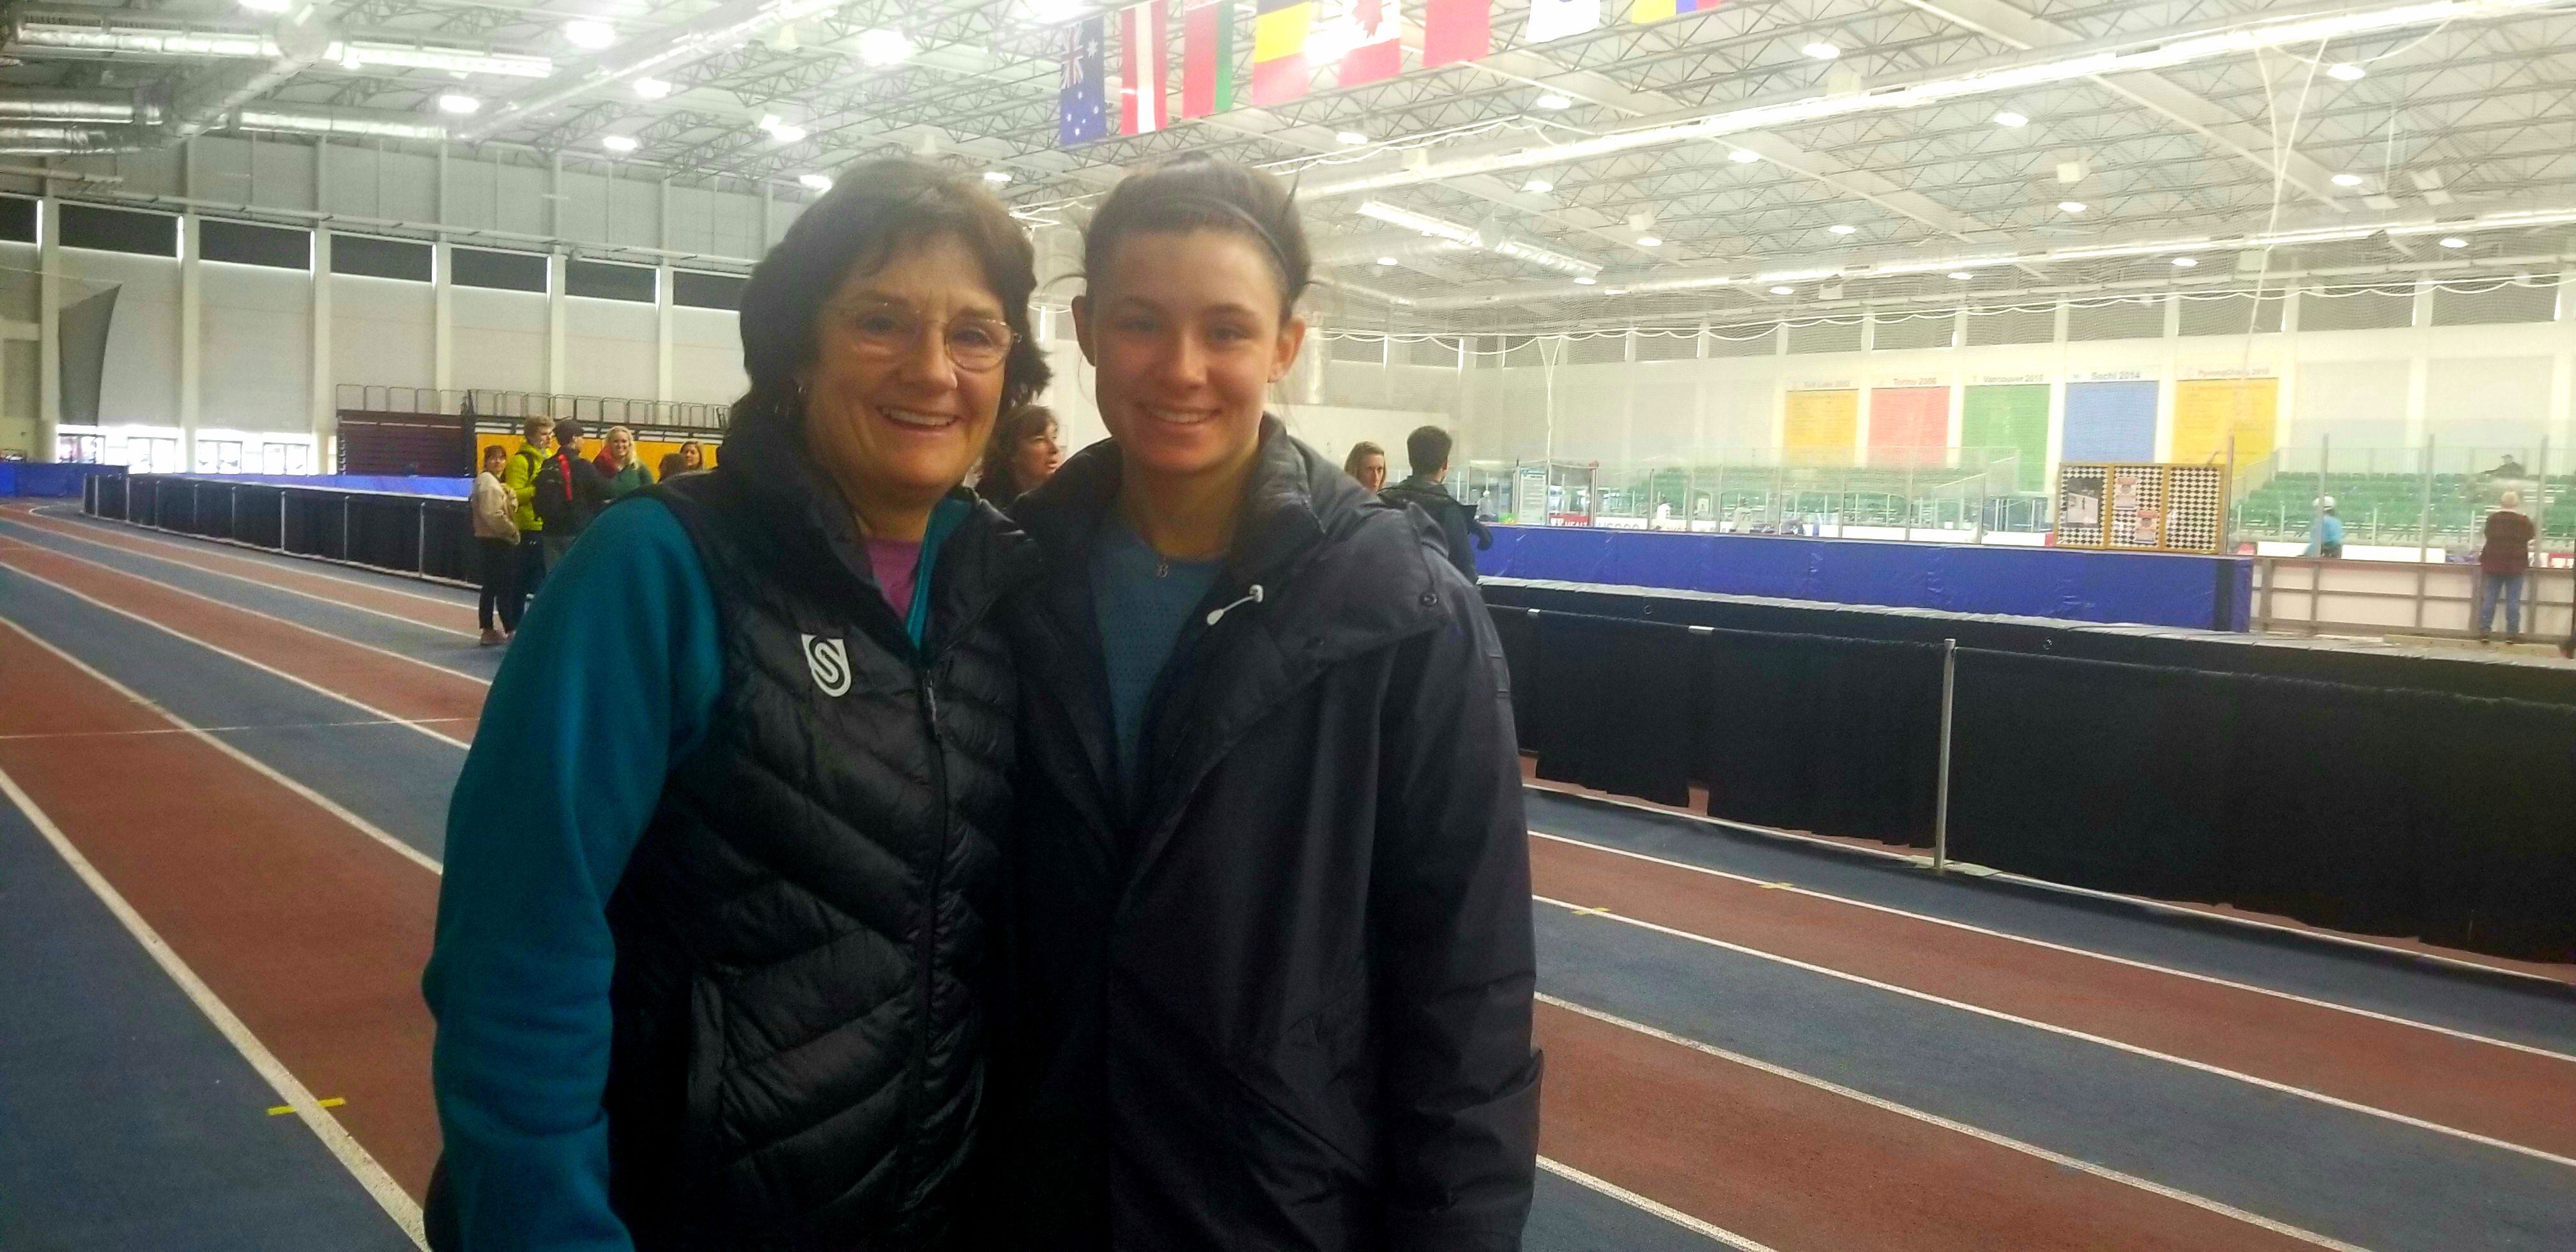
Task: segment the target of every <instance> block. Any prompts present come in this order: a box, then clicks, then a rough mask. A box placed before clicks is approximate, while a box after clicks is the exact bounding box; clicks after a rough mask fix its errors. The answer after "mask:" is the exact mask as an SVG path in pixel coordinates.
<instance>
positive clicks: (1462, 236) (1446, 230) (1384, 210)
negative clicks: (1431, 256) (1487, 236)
mask: <svg viewBox="0 0 2576 1252" xmlns="http://www.w3.org/2000/svg"><path fill="white" fill-rule="evenodd" d="M1357 211H1358V213H1359V215H1360V216H1361V217H1365V218H1368V219H1370V220H1372V221H1379V222H1384V223H1386V224H1387V225H1389V226H1394V227H1399V228H1401V229H1404V230H1409V231H1413V232H1414V233H1416V234H1421V235H1429V236H1431V237H1433V238H1436V239H1446V240H1448V241H1449V242H1451V243H1462V244H1466V245H1469V246H1470V247H1473V246H1475V245H1477V244H1478V243H1481V242H1482V241H1481V240H1480V239H1478V238H1477V236H1476V228H1475V227H1473V226H1461V225H1459V224H1458V223H1456V222H1452V221H1448V220H1446V219H1444V218H1437V217H1433V216H1431V215H1429V214H1427V213H1416V212H1414V211H1413V210H1411V209H1400V208H1397V207H1396V206H1394V205H1392V204H1388V203H1387V202H1385V201H1383V200H1363V201H1361V202H1360V207H1359V209H1358V210H1357Z"/></svg>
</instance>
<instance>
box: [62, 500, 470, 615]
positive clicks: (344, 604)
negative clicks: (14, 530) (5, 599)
mask: <svg viewBox="0 0 2576 1252" xmlns="http://www.w3.org/2000/svg"><path fill="white" fill-rule="evenodd" d="M27 516H28V517H30V518H33V517H35V516H37V515H36V514H34V513H32V512H30V513H29V514H27ZM46 520H51V519H46ZM15 524H17V525H22V526H23V525H26V523H24V522H18V523H15ZM28 529H30V530H33V531H35V532H37V533H38V534H43V535H52V536H55V537H57V538H62V539H68V540H71V541H72V542H74V543H85V544H88V545H90V546H91V547H93V548H105V549H107V550H108V551H110V552H122V553H124V554H125V555H127V556H131V557H139V558H141V559H143V560H146V561H159V562H161V563H163V564H165V565H177V566H181V567H183V568H186V569H193V570H195V571H197V572H198V573H200V574H212V575H214V576H215V577H217V578H229V579H232V580H233V581H234V582H240V583H248V584H250V585H251V586H254V587H257V588H260V589H261V590H263V591H275V592H281V593H283V594H286V595H290V596H301V597H303V598H304V599H307V600H311V601H313V602H314V603H316V604H328V605H331V606H333V607H335V608H343V609H348V610H350V611H351V612H355V613H371V614H374V615H375V616H377V617H381V618H385V619H386V620H388V621H396V622H401V623H402V624H404V625H406V626H417V627H419V628H420V629H422V630H434V631H437V632H438V633H440V634H442V635H454V636H456V637H457V638H459V639H474V638H479V637H480V636H478V635H476V634H475V632H473V631H470V630H458V629H456V628H454V627H452V626H439V625H434V624H432V623H429V622H424V621H421V620H420V619H419V618H416V617H405V616H403V615H402V614H400V613H395V612H391V611H389V610H386V609H379V608H373V607H370V606H368V605H364V604H355V603H352V602H350V601H347V600H336V599H333V598H332V597H330V596H326V595H321V594H319V593H316V592H311V591H306V590H303V589H302V588H299V587H289V586H286V585H284V584H282V583H273V582H270V581H268V580H267V579H264V578H253V577H251V576H250V575H248V574H235V573H230V572H227V571H224V570H219V569H215V568H212V567H210V566H204V565H191V564H189V563H188V562H186V561H183V560H181V559H179V558H178V557H175V556H162V555H160V554H159V553H155V552H142V551H138V550H136V549H133V548H129V547H127V546H125V545H124V544H120V543H109V542H107V541H106V540H104V539H93V538H91V537H90V536H88V535H83V534H77V533H75V532H74V531H73V530H72V529H68V528H65V527H60V526H30V527H28ZM135 538H137V539H142V540H143V541H144V542H146V543H156V544H161V546H164V547H169V548H173V549H176V550H178V551H182V552H185V551H187V549H185V548H180V547H178V545H176V544H168V543H164V542H163V541H161V540H157V539H152V538H150V537H148V536H144V535H137V536H135ZM20 542H22V543H23V542H25V541H24V540H21V541H20ZM65 555H68V554H65ZM192 555H196V556H218V555H222V554H220V553H213V552H197V553H193V554H192ZM75 559H78V558H75ZM225 559H227V560H232V561H237V562H240V563H242V564H256V565H263V567H265V565H264V563H262V562H251V561H242V560H241V558H239V557H226V558H225ZM276 572H278V573H282V574H283V573H297V572H301V571H293V570H278V571H276ZM313 577H316V578H320V577H323V575H321V574H315V575H313ZM154 581H156V582H158V581H159V580H158V579H155V580H154ZM331 581H333V582H335V583H343V584H348V585H351V586H355V585H357V584H355V583H351V582H350V580H348V579H346V578H334V579H332V580H331ZM165 585H166V584H165ZM173 590H177V588H173ZM393 594H403V593H399V592H397V593H393ZM413 598H414V599H421V598H425V597H417V596H415V597H413ZM448 607H450V608H461V607H463V606H461V605H454V604H450V605H448Z"/></svg>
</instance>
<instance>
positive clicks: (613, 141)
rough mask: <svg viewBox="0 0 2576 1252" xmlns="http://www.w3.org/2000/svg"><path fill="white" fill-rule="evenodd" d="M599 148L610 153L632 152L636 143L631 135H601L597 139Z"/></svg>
mask: <svg viewBox="0 0 2576 1252" xmlns="http://www.w3.org/2000/svg"><path fill="white" fill-rule="evenodd" d="M599 146H600V147H603V148H606V149H608V150H609V151H611V152H633V151H634V150H635V149H636V147H637V141H636V138H635V136H633V135H602V136H600V137H599Z"/></svg>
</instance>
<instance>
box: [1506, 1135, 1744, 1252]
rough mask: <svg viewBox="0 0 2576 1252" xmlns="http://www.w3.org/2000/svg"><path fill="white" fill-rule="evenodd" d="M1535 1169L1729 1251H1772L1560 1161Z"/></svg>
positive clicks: (1546, 1162) (1541, 1160)
mask: <svg viewBox="0 0 2576 1252" xmlns="http://www.w3.org/2000/svg"><path fill="white" fill-rule="evenodd" d="M1538 1167H1539V1168H1540V1169H1543V1170H1546V1171H1547V1172H1549V1173H1551V1174H1554V1175H1556V1176H1557V1177H1559V1178H1562V1179H1564V1180H1566V1181H1567V1182H1570V1183H1573V1184H1575V1185H1576V1186H1578V1187H1583V1188H1585V1189H1587V1190H1591V1191H1597V1192H1599V1193H1601V1194H1602V1195H1606V1196H1608V1197H1610V1198H1611V1199H1613V1200H1617V1201H1618V1202H1620V1203H1621V1204H1625V1205H1628V1206H1630V1207H1632V1208H1638V1209H1643V1210H1645V1211H1646V1212H1649V1213H1652V1214H1654V1215H1655V1216H1657V1217H1660V1218H1663V1219H1664V1220H1665V1221H1668V1222H1671V1223H1672V1224H1674V1225H1676V1226H1679V1227H1681V1228H1682V1229H1684V1230H1687V1231H1690V1232H1691V1233H1692V1234H1696V1235H1705V1236H1707V1237H1708V1238H1710V1239H1713V1240H1716V1241H1717V1242H1719V1243H1722V1244H1725V1245H1726V1246H1728V1247H1730V1248H1734V1249H1735V1250H1736V1252H1773V1249H1772V1248H1771V1246H1770V1245H1769V1244H1765V1243H1756V1242H1754V1241H1753V1240H1751V1239H1747V1238H1745V1237H1744V1236H1742V1235H1739V1234H1737V1233H1735V1232H1734V1231H1732V1230H1728V1229H1726V1228H1724V1227H1722V1226H1713V1225H1710V1224H1709V1223H1707V1222H1704V1221H1701V1220H1700V1219H1698V1218H1696V1217H1693V1216H1691V1215H1690V1214H1688V1213H1685V1212H1683V1211H1681V1210H1680V1209H1677V1208H1674V1207H1673V1206H1671V1205H1669V1204H1664V1203H1662V1202H1660V1201H1656V1200H1652V1199H1648V1198H1647V1197H1645V1196H1641V1195H1639V1194H1637V1193H1636V1192H1634V1191H1630V1190H1629V1189H1627V1188H1626V1187H1622V1186H1620V1185H1619V1184H1617V1183H1615V1182H1611V1181H1608V1180H1607V1179H1602V1178H1595V1177H1593V1176H1592V1175H1590V1174H1587V1173H1584V1172H1583V1171H1582V1170H1579V1169H1576V1168H1574V1167H1573V1166H1571V1165H1568V1164H1566V1163H1564V1162H1563V1161H1559V1160H1555V1159H1553V1158H1550V1157H1544V1156H1542V1157H1540V1158H1538Z"/></svg>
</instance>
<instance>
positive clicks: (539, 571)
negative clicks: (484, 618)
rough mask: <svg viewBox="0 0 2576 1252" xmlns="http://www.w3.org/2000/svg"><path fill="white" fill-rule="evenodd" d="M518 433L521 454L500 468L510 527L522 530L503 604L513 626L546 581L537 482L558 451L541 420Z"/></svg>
mask: <svg viewBox="0 0 2576 1252" xmlns="http://www.w3.org/2000/svg"><path fill="white" fill-rule="evenodd" d="M519 433H520V436H521V438H520V441H519V450H518V451H516V452H513V453H511V454H510V459H509V462H508V463H507V464H504V465H503V466H502V467H501V485H502V486H503V487H506V488H508V489H509V491H510V502H511V508H510V523H511V524H512V525H514V526H516V527H518V528H519V552H518V568H517V571H516V573H517V577H515V578H513V579H511V580H510V586H509V590H508V591H507V592H505V593H504V594H503V596H502V600H501V603H502V605H503V610H502V611H503V613H504V614H505V615H506V616H507V617H508V618H509V620H511V621H513V622H515V621H517V620H519V617H520V615H521V614H522V613H523V612H525V611H526V609H527V606H528V598H529V597H531V596H534V595H535V594H537V585H538V584H540V583H542V582H544V581H545V580H546V549H545V530H546V523H545V520H544V519H543V518H540V517H538V516H537V478H538V476H539V475H540V474H541V473H542V472H543V471H544V470H545V468H546V458H547V457H549V456H552V455H554V450H555V428H554V426H553V424H552V423H550V422H548V421H547V420H546V419H544V418H542V417H532V418H529V419H528V420H527V421H526V422H524V423H521V425H520V427H519ZM511 629H514V630H515V629H517V628H516V627H512V628H511Z"/></svg>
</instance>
